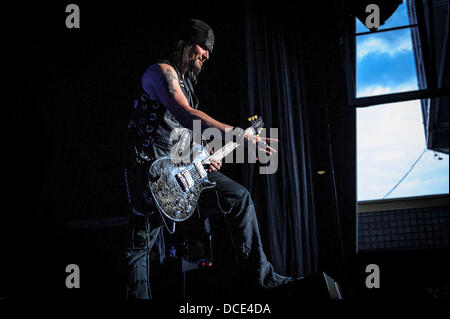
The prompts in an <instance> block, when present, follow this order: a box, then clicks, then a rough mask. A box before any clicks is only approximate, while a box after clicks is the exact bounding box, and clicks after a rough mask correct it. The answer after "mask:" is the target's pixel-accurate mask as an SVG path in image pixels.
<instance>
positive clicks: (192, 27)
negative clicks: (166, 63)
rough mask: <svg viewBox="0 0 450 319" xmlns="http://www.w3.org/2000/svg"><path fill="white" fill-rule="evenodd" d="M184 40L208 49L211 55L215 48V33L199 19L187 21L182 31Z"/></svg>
mask: <svg viewBox="0 0 450 319" xmlns="http://www.w3.org/2000/svg"><path fill="white" fill-rule="evenodd" d="M181 34H182V39H183V40H187V41H192V42H194V43H197V44H198V45H200V46H202V47H206V48H207V49H208V50H209V52H210V53H212V51H213V48H214V33H213V30H212V29H211V27H210V26H209V25H207V24H206V23H205V22H203V21H201V20H197V19H191V20H189V21H187V22H186V23H185V24H184V25H183V27H182V29H181Z"/></svg>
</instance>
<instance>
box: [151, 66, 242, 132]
mask: <svg viewBox="0 0 450 319" xmlns="http://www.w3.org/2000/svg"><path fill="white" fill-rule="evenodd" d="M148 72H150V77H148V79H149V83H147V85H149V86H150V87H151V88H152V89H153V91H154V92H155V93H156V95H157V96H158V99H159V100H160V101H161V102H162V103H163V104H164V105H165V106H166V107H167V109H168V110H169V111H170V113H172V114H173V115H174V116H175V118H176V119H177V121H178V122H180V123H181V125H183V126H184V127H187V128H189V129H193V120H200V121H201V123H202V129H205V128H207V127H216V128H218V129H220V130H221V131H222V132H225V130H228V129H231V128H233V127H232V126H230V125H227V124H224V123H221V122H219V121H217V120H215V119H213V118H212V117H211V116H209V115H208V114H206V113H205V112H202V111H200V110H196V109H194V108H193V107H191V106H190V105H189V102H188V100H187V99H186V97H185V96H184V94H183V92H182V91H181V87H180V85H179V82H178V76H177V73H176V71H175V70H174V68H173V67H172V66H170V65H168V64H164V63H161V64H154V65H152V66H151V67H150V68H149V70H148Z"/></svg>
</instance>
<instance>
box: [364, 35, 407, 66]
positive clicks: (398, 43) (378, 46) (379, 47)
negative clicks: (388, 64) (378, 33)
mask: <svg viewBox="0 0 450 319" xmlns="http://www.w3.org/2000/svg"><path fill="white" fill-rule="evenodd" d="M410 51H412V42H411V37H409V36H401V37H398V38H395V39H393V40H392V41H389V40H388V39H387V38H385V37H374V36H371V37H368V38H364V39H363V40H361V41H358V44H357V50H356V52H357V58H358V61H361V60H362V59H363V58H364V57H366V56H367V55H369V54H389V56H391V57H393V56H395V55H397V54H401V53H407V52H410Z"/></svg>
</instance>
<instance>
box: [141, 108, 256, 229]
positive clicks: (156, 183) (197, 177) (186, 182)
mask: <svg viewBox="0 0 450 319" xmlns="http://www.w3.org/2000/svg"><path fill="white" fill-rule="evenodd" d="M248 120H249V122H250V124H251V125H250V127H249V128H248V129H246V130H245V131H244V132H245V133H250V134H254V135H258V134H259V133H260V132H261V130H262V128H263V126H264V123H263V121H262V120H261V119H258V116H252V117H250V118H249V119H248ZM238 146H239V144H238V143H236V142H228V143H227V144H226V145H225V146H223V147H222V148H220V149H219V150H217V151H216V152H214V154H209V152H208V151H207V150H206V149H205V148H204V147H203V146H202V145H199V144H194V145H193V146H192V147H191V150H190V152H189V154H187V155H185V156H184V157H181V158H179V157H177V158H173V157H170V156H165V157H161V158H159V159H157V160H156V161H155V162H153V163H152V165H151V166H150V168H149V171H148V181H149V186H150V190H151V193H152V195H153V199H154V201H155V204H156V206H157V207H158V209H159V210H160V212H161V213H163V214H164V215H165V216H166V217H168V218H169V219H171V220H172V221H175V222H181V221H184V220H186V219H188V218H189V217H191V215H192V214H193V213H194V210H195V208H196V207H197V204H198V199H199V197H200V193H201V192H202V190H204V189H207V188H213V187H214V186H215V183H212V182H210V181H209V180H208V173H207V171H206V169H205V166H207V165H209V164H210V163H211V160H215V161H216V162H220V161H221V160H222V158H224V157H225V156H227V155H228V154H229V153H231V152H232V151H233V150H234V149H235V148H237V147H238ZM185 163H188V164H185Z"/></svg>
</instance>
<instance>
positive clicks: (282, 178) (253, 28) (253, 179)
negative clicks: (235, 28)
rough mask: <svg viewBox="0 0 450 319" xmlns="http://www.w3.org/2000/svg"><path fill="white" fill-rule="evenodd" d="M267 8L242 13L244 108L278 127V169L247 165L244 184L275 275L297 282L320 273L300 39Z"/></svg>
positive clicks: (294, 29)
mask: <svg viewBox="0 0 450 319" xmlns="http://www.w3.org/2000/svg"><path fill="white" fill-rule="evenodd" d="M270 9H273V8H270ZM270 9H267V7H264V6H259V8H257V7H250V6H249V7H247V10H246V18H245V33H246V50H247V51H246V52H247V57H246V58H247V69H248V83H247V84H248V105H249V114H260V115H261V116H262V118H263V120H264V123H265V126H266V128H267V129H268V128H278V139H279V142H278V153H277V154H276V156H278V169H277V171H276V173H275V174H265V175H261V174H260V173H259V171H258V169H255V168H252V167H251V165H252V164H249V165H248V166H247V167H246V168H245V172H244V181H245V182H246V185H247V186H248V188H249V190H250V191H251V192H252V194H253V196H254V198H255V202H256V206H257V214H258V218H259V219H260V223H261V226H262V229H261V231H262V233H263V243H264V245H265V250H266V253H267V255H268V256H269V259H270V260H271V262H272V263H273V265H274V267H275V269H276V271H278V272H280V273H282V274H285V275H290V276H294V277H301V276H308V275H312V274H315V273H317V271H318V248H317V232H316V220H315V209H314V199H313V191H312V176H311V163H310V157H309V154H310V150H309V142H308V141H309V138H308V125H307V116H306V108H305V107H304V103H303V102H302V83H303V81H302V78H301V72H300V68H301V63H302V61H301V48H300V47H299V46H298V43H299V42H300V41H301V39H300V34H299V32H298V31H299V30H298V26H297V27H296V26H295V21H293V20H291V19H289V18H287V19H285V18H283V15H281V14H280V15H279V14H277V13H276V12H273V11H272V10H271V12H268V10H270ZM286 11H288V10H286ZM288 21H289V22H288ZM268 132H269V131H268ZM267 135H268V136H269V133H268V134H267ZM258 203H259V205H258Z"/></svg>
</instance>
